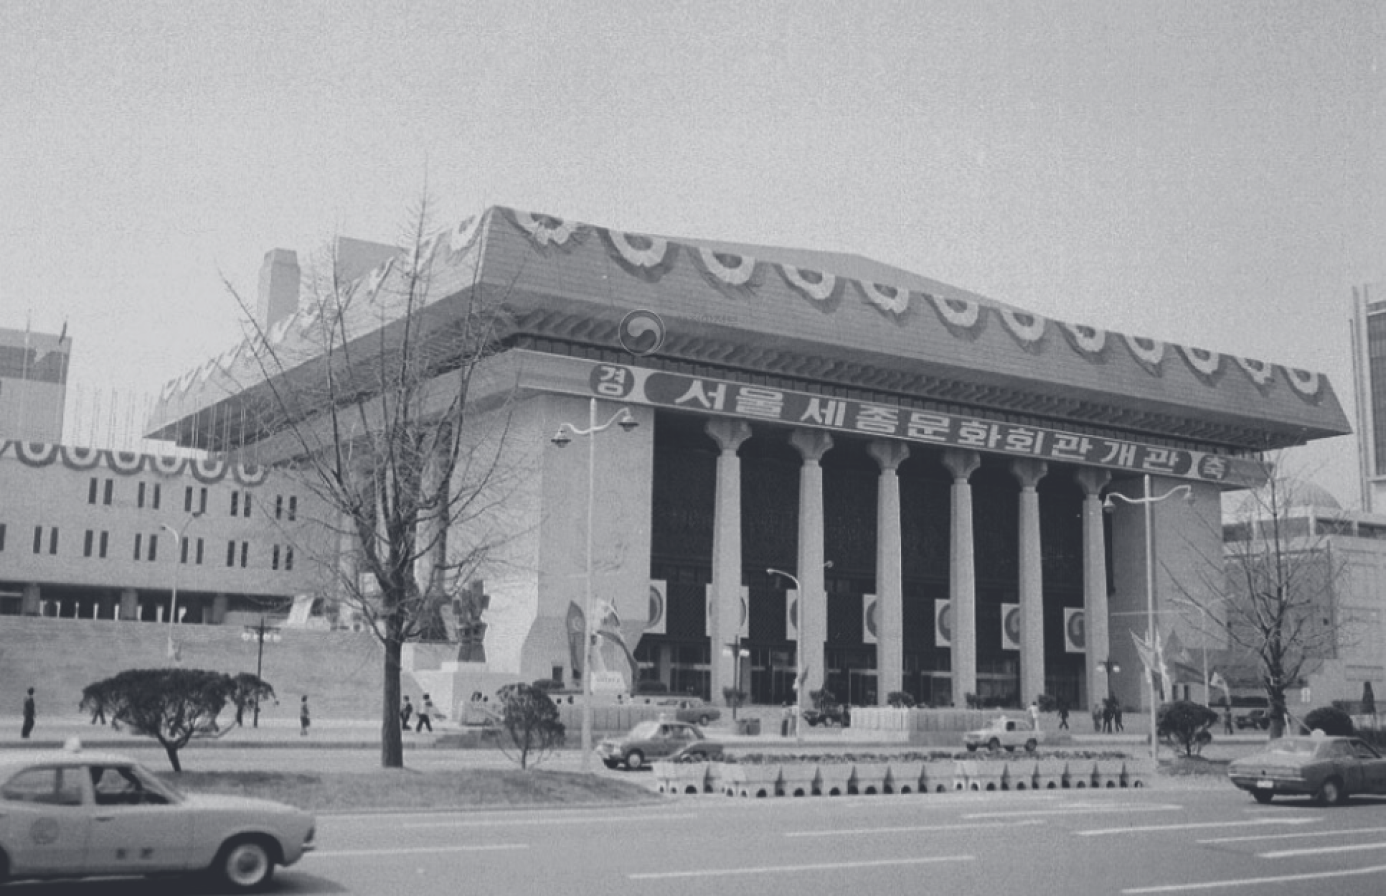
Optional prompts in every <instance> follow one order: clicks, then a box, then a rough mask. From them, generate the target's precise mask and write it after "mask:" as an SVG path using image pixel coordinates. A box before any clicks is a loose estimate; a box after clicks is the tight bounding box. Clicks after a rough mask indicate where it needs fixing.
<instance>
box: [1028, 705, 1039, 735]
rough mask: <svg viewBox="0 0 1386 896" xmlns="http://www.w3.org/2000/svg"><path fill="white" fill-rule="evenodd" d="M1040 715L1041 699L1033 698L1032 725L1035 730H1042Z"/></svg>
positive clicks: (1031, 709) (1031, 706)
mask: <svg viewBox="0 0 1386 896" xmlns="http://www.w3.org/2000/svg"><path fill="white" fill-rule="evenodd" d="M1039 716H1040V708H1039V701H1038V700H1031V701H1030V727H1031V728H1032V729H1033V730H1035V731H1038V730H1040V724H1039Z"/></svg>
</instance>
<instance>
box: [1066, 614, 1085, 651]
mask: <svg viewBox="0 0 1386 896" xmlns="http://www.w3.org/2000/svg"><path fill="white" fill-rule="evenodd" d="M1064 650H1065V651H1066V652H1067V653H1087V652H1088V625H1087V616H1086V615H1085V614H1084V612H1083V609H1082V608H1081V607H1064Z"/></svg>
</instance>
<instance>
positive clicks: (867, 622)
mask: <svg viewBox="0 0 1386 896" xmlns="http://www.w3.org/2000/svg"><path fill="white" fill-rule="evenodd" d="M879 606H880V601H878V600H876V595H874V594H863V595H862V596H861V642H862V643H863V644H875V643H876V639H877V638H878V637H879V636H880V619H879V617H878V616H877V615H876V614H878V613H879V612H880V610H879V609H877V608H878V607H879Z"/></svg>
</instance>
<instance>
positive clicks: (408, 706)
mask: <svg viewBox="0 0 1386 896" xmlns="http://www.w3.org/2000/svg"><path fill="white" fill-rule="evenodd" d="M413 715H414V704H412V703H410V702H409V695H407V694H406V695H405V697H404V705H403V706H401V707H400V708H399V721H400V724H401V725H403V726H404V730H405V731H408V730H409V719H410V717H412V716H413Z"/></svg>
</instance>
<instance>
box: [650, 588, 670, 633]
mask: <svg viewBox="0 0 1386 896" xmlns="http://www.w3.org/2000/svg"><path fill="white" fill-rule="evenodd" d="M668 609H669V583H668V582H666V581H664V580H663V579H650V615H649V619H648V621H647V622H646V623H645V632H644V633H645V634H647V635H665V634H668V618H667V616H668Z"/></svg>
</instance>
